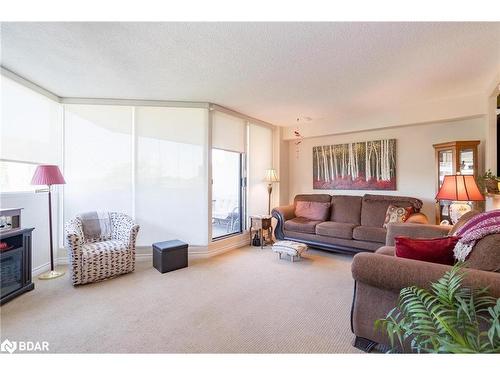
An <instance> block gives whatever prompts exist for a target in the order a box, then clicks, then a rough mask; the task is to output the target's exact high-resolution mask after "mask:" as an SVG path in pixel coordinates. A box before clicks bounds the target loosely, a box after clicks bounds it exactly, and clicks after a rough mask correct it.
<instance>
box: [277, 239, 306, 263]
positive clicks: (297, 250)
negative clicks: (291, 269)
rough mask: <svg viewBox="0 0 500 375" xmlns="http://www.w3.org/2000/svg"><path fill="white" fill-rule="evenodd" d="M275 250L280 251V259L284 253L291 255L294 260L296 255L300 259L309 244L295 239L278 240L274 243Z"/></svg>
mask: <svg viewBox="0 0 500 375" xmlns="http://www.w3.org/2000/svg"><path fill="white" fill-rule="evenodd" d="M273 251H274V252H275V253H278V255H279V258H280V259H281V255H282V254H286V255H289V256H290V260H291V261H292V262H293V261H294V258H295V257H297V258H298V259H300V258H301V256H302V254H303V253H304V252H306V251H307V245H306V244H303V243H300V242H295V241H278V242H276V243H275V244H274V245H273Z"/></svg>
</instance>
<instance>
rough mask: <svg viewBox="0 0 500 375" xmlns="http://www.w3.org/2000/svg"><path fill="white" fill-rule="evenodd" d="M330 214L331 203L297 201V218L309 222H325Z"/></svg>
mask: <svg viewBox="0 0 500 375" xmlns="http://www.w3.org/2000/svg"><path fill="white" fill-rule="evenodd" d="M329 214H330V202H311V201H297V202H296V203H295V216H297V217H303V218H305V219H309V220H319V221H324V220H326V219H327V217H328V216H329Z"/></svg>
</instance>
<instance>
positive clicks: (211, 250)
mask: <svg viewBox="0 0 500 375" xmlns="http://www.w3.org/2000/svg"><path fill="white" fill-rule="evenodd" d="M248 241H249V239H248V234H247V233H243V234H240V235H237V236H233V237H229V238H225V239H223V240H219V241H214V242H212V243H210V244H209V245H208V246H190V247H189V252H188V256H189V258H192V259H203V258H210V257H213V256H216V255H220V254H223V253H226V252H228V251H231V250H234V249H237V248H240V247H243V246H247V245H248V244H249V242H248ZM146 249H148V251H147V252H142V251H141V252H136V254H135V259H136V261H138V262H144V261H151V259H152V258H153V253H152V249H151V248H146V247H143V248H141V249H140V250H143V251H144V250H146ZM61 255H62V254H61V253H60V254H59V256H58V257H57V258H55V259H54V264H55V265H56V266H58V265H67V264H68V257H67V256H61ZM49 270H50V263H49V262H48V263H45V264H42V265H40V266H37V267H34V268H33V269H32V275H33V277H35V276H38V275H40V274H42V273H44V272H46V271H49Z"/></svg>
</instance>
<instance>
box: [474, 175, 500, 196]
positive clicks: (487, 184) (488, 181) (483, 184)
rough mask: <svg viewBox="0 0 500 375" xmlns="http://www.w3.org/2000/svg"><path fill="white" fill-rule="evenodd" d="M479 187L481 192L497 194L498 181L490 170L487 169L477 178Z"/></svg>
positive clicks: (499, 180)
mask: <svg viewBox="0 0 500 375" xmlns="http://www.w3.org/2000/svg"><path fill="white" fill-rule="evenodd" d="M477 180H478V181H477V182H478V185H479V187H480V188H481V190H482V191H483V192H487V193H492V194H494V193H498V183H499V182H500V179H499V178H498V177H497V176H495V175H494V174H493V172H492V171H491V169H488V170H487V171H486V172H485V173H484V174H483V175H481V176H479V177H478V178H477Z"/></svg>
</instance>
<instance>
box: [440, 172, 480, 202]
mask: <svg viewBox="0 0 500 375" xmlns="http://www.w3.org/2000/svg"><path fill="white" fill-rule="evenodd" d="M436 200H447V201H484V196H483V194H481V192H480V191H479V188H478V187H477V184H476V181H475V180H474V176H464V175H460V174H457V175H450V176H444V181H443V185H442V186H441V189H439V192H438V193H437V195H436Z"/></svg>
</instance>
